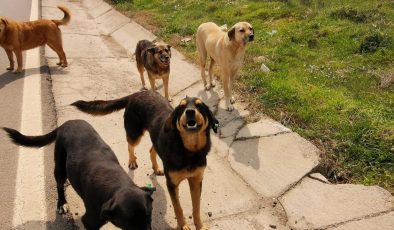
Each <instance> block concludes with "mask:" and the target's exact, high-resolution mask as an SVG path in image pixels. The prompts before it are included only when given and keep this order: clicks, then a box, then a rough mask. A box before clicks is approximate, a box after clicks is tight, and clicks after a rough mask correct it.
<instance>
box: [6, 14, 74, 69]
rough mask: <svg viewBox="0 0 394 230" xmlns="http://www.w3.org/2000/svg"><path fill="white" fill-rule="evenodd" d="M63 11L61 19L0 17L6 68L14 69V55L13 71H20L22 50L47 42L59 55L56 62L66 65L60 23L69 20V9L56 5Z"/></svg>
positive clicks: (63, 23) (66, 22)
mask: <svg viewBox="0 0 394 230" xmlns="http://www.w3.org/2000/svg"><path fill="white" fill-rule="evenodd" d="M58 8H59V9H60V10H61V11H63V13H64V17H63V19H62V20H47V19H40V20H36V21H31V22H17V21H14V20H11V19H8V18H4V17H0V46H1V47H3V48H4V50H5V52H6V53H7V56H8V60H9V61H10V66H9V67H7V70H14V56H13V54H12V52H14V53H15V56H16V60H17V62H18V68H17V69H16V71H15V73H20V72H22V66H23V61H22V51H23V50H28V49H33V48H35V47H37V46H42V45H45V44H48V46H49V47H50V48H51V49H52V50H53V51H55V52H56V54H57V55H58V56H59V60H60V61H59V62H58V63H56V64H57V65H60V66H62V67H66V66H67V59H66V54H65V53H64V51H63V44H62V32H61V31H60V29H59V26H61V25H67V24H68V23H69V22H70V19H71V16H70V11H69V10H68V9H67V8H66V7H63V6H58Z"/></svg>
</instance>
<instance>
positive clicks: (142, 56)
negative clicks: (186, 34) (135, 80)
mask: <svg viewBox="0 0 394 230" xmlns="http://www.w3.org/2000/svg"><path fill="white" fill-rule="evenodd" d="M135 59H136V62H137V69H138V72H139V73H140V77H141V83H142V89H146V86H145V80H144V68H145V69H146V72H147V73H148V78H149V83H150V86H151V89H152V90H156V86H155V80H156V79H158V78H161V79H162V80H163V85H164V95H165V98H167V100H169V101H171V97H170V96H169V94H168V81H169V77H170V59H171V46H170V45H168V44H164V43H157V42H155V43H153V42H151V41H148V40H141V41H139V42H138V43H137V46H136V48H135Z"/></svg>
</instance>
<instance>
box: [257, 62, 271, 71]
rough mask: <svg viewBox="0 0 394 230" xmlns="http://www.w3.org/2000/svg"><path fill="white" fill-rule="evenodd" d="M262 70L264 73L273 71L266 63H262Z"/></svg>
mask: <svg viewBox="0 0 394 230" xmlns="http://www.w3.org/2000/svg"><path fill="white" fill-rule="evenodd" d="M260 70H261V71H263V72H264V73H269V72H270V71H271V70H270V69H269V68H268V67H267V66H266V65H265V64H264V63H262V64H261V66H260Z"/></svg>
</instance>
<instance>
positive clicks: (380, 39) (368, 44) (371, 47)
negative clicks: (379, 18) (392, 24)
mask: <svg viewBox="0 0 394 230" xmlns="http://www.w3.org/2000/svg"><path fill="white" fill-rule="evenodd" d="M389 40H390V39H389V37H388V36H387V35H382V34H380V33H376V34H374V35H370V36H367V37H366V38H365V39H364V41H363V42H362V43H361V45H360V49H359V51H360V53H362V54H363V53H373V52H376V51H377V50H378V49H383V48H386V47H387V46H388V43H389Z"/></svg>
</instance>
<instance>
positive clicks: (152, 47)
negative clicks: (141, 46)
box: [147, 46, 156, 54]
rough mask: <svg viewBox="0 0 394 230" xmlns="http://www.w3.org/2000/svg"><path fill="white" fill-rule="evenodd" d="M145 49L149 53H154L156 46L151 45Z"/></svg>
mask: <svg viewBox="0 0 394 230" xmlns="http://www.w3.org/2000/svg"><path fill="white" fill-rule="evenodd" d="M147 51H148V52H150V53H152V54H155V53H156V47H154V46H151V47H149V48H148V49H147Z"/></svg>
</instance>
